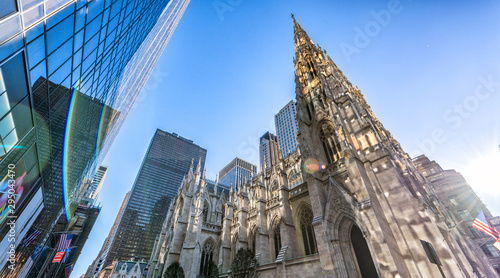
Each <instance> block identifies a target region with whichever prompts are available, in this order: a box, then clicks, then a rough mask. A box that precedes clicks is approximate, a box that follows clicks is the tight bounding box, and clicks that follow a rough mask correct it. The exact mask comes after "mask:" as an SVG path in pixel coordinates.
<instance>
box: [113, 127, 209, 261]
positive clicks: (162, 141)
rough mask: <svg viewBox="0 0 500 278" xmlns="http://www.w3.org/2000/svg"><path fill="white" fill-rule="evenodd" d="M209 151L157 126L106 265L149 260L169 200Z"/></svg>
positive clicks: (201, 165) (202, 167)
mask: <svg viewBox="0 0 500 278" xmlns="http://www.w3.org/2000/svg"><path fill="white" fill-rule="evenodd" d="M206 155H207V151H206V150H205V149H203V148H201V147H199V146H197V145H195V144H194V143H193V141H191V140H188V139H185V138H183V137H181V136H179V135H177V134H175V133H168V132H165V131H162V130H159V129H158V130H156V133H155V135H154V137H153V139H152V140H151V144H150V145H149V148H148V151H147V153H146V156H145V157H144V160H143V162H142V165H141V169H140V170H139V173H138V174H137V177H136V180H135V182H134V185H133V186H132V190H131V192H130V196H129V198H128V201H127V204H126V206H125V209H124V211H123V216H122V218H121V219H120V223H119V225H118V227H117V228H116V235H115V237H114V239H113V241H112V242H111V247H110V250H109V253H108V257H107V258H106V260H105V263H104V265H105V266H106V265H108V264H109V263H110V262H112V261H114V260H117V261H122V260H130V259H131V258H136V259H144V260H148V259H149V258H150V256H151V251H152V249H153V245H154V242H155V239H156V236H157V235H158V234H159V233H160V230H161V227H162V223H163V221H164V220H165V217H166V215H167V211H168V206H169V205H170V201H171V200H172V198H173V197H174V196H175V195H176V194H177V191H178V189H179V187H180V185H181V182H182V179H183V178H184V176H185V175H186V174H187V173H188V172H189V168H190V166H191V165H193V164H194V165H195V167H198V169H201V170H200V171H202V170H203V169H204V167H205V157H206Z"/></svg>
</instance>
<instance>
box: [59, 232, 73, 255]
mask: <svg viewBox="0 0 500 278" xmlns="http://www.w3.org/2000/svg"><path fill="white" fill-rule="evenodd" d="M72 239H73V234H62V235H61V236H60V237H59V244H57V251H61V250H62V249H68V248H69V246H70V244H71V240H72Z"/></svg>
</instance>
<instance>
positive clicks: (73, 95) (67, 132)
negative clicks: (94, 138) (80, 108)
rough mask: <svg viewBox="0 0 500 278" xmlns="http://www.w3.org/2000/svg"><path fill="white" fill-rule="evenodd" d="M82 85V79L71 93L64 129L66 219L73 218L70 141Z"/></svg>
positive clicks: (64, 204) (63, 175)
mask: <svg viewBox="0 0 500 278" xmlns="http://www.w3.org/2000/svg"><path fill="white" fill-rule="evenodd" d="M79 87H80V79H78V81H77V82H76V85H75V87H74V89H73V93H71V98H70V100H69V105H68V113H67V115H66V129H65V131H64V143H63V151H62V194H63V206H64V212H65V216H66V220H67V221H69V220H71V210H70V203H69V175H68V170H69V147H70V146H69V143H70V137H71V123H72V121H73V112H74V110H75V103H76V97H77V95H78V89H79Z"/></svg>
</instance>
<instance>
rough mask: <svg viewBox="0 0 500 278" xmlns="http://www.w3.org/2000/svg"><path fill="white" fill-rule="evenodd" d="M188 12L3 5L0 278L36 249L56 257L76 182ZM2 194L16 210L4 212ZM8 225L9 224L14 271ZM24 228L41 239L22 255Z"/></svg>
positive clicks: (167, 0) (29, 0)
mask: <svg viewBox="0 0 500 278" xmlns="http://www.w3.org/2000/svg"><path fill="white" fill-rule="evenodd" d="M188 3H189V0H159V1H150V0H142V1H141V0H130V1H123V0H94V1H84V0H17V1H15V0H6V1H2V2H1V4H0V189H1V190H0V191H1V192H2V193H0V208H1V211H0V239H1V242H0V267H2V268H3V269H2V271H1V272H0V276H1V277H16V276H17V274H19V271H20V269H21V268H22V267H23V265H24V264H25V262H26V261H27V259H28V257H29V255H30V253H31V252H32V250H33V249H34V248H35V246H36V245H39V244H40V245H43V246H45V247H48V249H47V250H49V249H50V248H53V247H54V246H51V245H52V244H53V243H54V242H55V241H56V240H54V238H55V237H56V234H57V233H60V232H61V231H58V230H56V229H57V228H58V227H59V226H60V225H57V223H58V222H59V220H61V219H64V220H65V221H69V220H70V219H71V217H72V216H73V214H74V212H75V210H76V209H77V207H78V206H79V202H80V201H81V198H82V196H83V193H84V192H85V190H81V186H82V185H83V184H85V183H83V182H82V181H84V180H85V179H88V180H90V179H92V177H93V176H94V174H95V172H96V170H97V165H99V164H100V163H101V162H102V160H103V158H104V155H105V154H106V152H107V150H108V148H109V146H110V144H111V142H112V141H113V138H114V137H115V136H116V133H117V132H118V130H119V128H120V127H121V125H122V123H123V121H124V119H125V118H126V116H127V114H128V111H129V110H130V108H131V107H132V105H133V103H134V101H135V100H136V98H137V96H138V95H139V93H140V92H141V90H142V87H143V85H144V84H145V82H146V80H147V77H148V76H149V74H150V73H151V71H152V69H153V67H154V65H155V64H156V62H157V60H158V58H159V56H160V55H161V53H162V52H163V49H164V48H165V45H166V43H167V41H168V40H169V38H170V36H171V34H172V32H173V31H174V29H175V27H176V26H177V23H178V21H179V20H180V18H181V16H182V14H183V12H184V10H185V9H186V7H187V5H188ZM9 170H10V171H9ZM13 171H14V172H13ZM10 180H12V182H9V181H10ZM9 184H13V185H14V189H13V190H14V194H11V195H13V196H15V200H16V209H15V210H10V209H9V207H8V204H7V203H6V202H7V199H8V197H9V193H7V189H8V188H9V187H8V186H9ZM9 217H10V218H15V219H16V233H15V247H16V248H15V249H16V252H15V261H16V264H15V269H14V270H12V269H9V268H8V265H9V263H8V255H7V253H6V252H7V250H8V249H9V248H10V246H9V245H10V242H9V238H8V232H9V229H10V226H8V225H7V222H8V221H7V219H9ZM30 227H31V228H32V229H35V230H37V231H40V232H41V234H40V235H39V236H38V237H37V238H36V240H35V241H34V242H33V243H32V244H30V245H29V246H21V245H20V244H19V243H20V242H21V241H22V239H23V238H24V237H25V236H26V235H27V233H28V231H29V229H30ZM61 227H62V226H61ZM55 243H57V242H55ZM49 257H50V256H49ZM46 259H51V258H48V257H44V256H43V255H40V256H38V257H37V258H36V260H37V262H36V264H38V263H39V262H41V261H43V260H46Z"/></svg>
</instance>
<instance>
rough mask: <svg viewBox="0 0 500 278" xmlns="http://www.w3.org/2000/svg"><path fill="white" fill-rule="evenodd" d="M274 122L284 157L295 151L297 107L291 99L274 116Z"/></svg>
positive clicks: (297, 127)
mask: <svg viewBox="0 0 500 278" xmlns="http://www.w3.org/2000/svg"><path fill="white" fill-rule="evenodd" d="M274 123H275V125H276V137H278V146H279V149H280V150H281V153H282V154H283V157H285V158H286V157H287V156H288V155H289V154H290V153H293V152H295V151H297V132H299V123H298V122H297V108H296V107H295V102H294V101H293V100H291V101H290V102H289V103H288V104H287V105H285V107H283V108H281V110H280V111H279V112H278V114H276V115H275V116H274Z"/></svg>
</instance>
